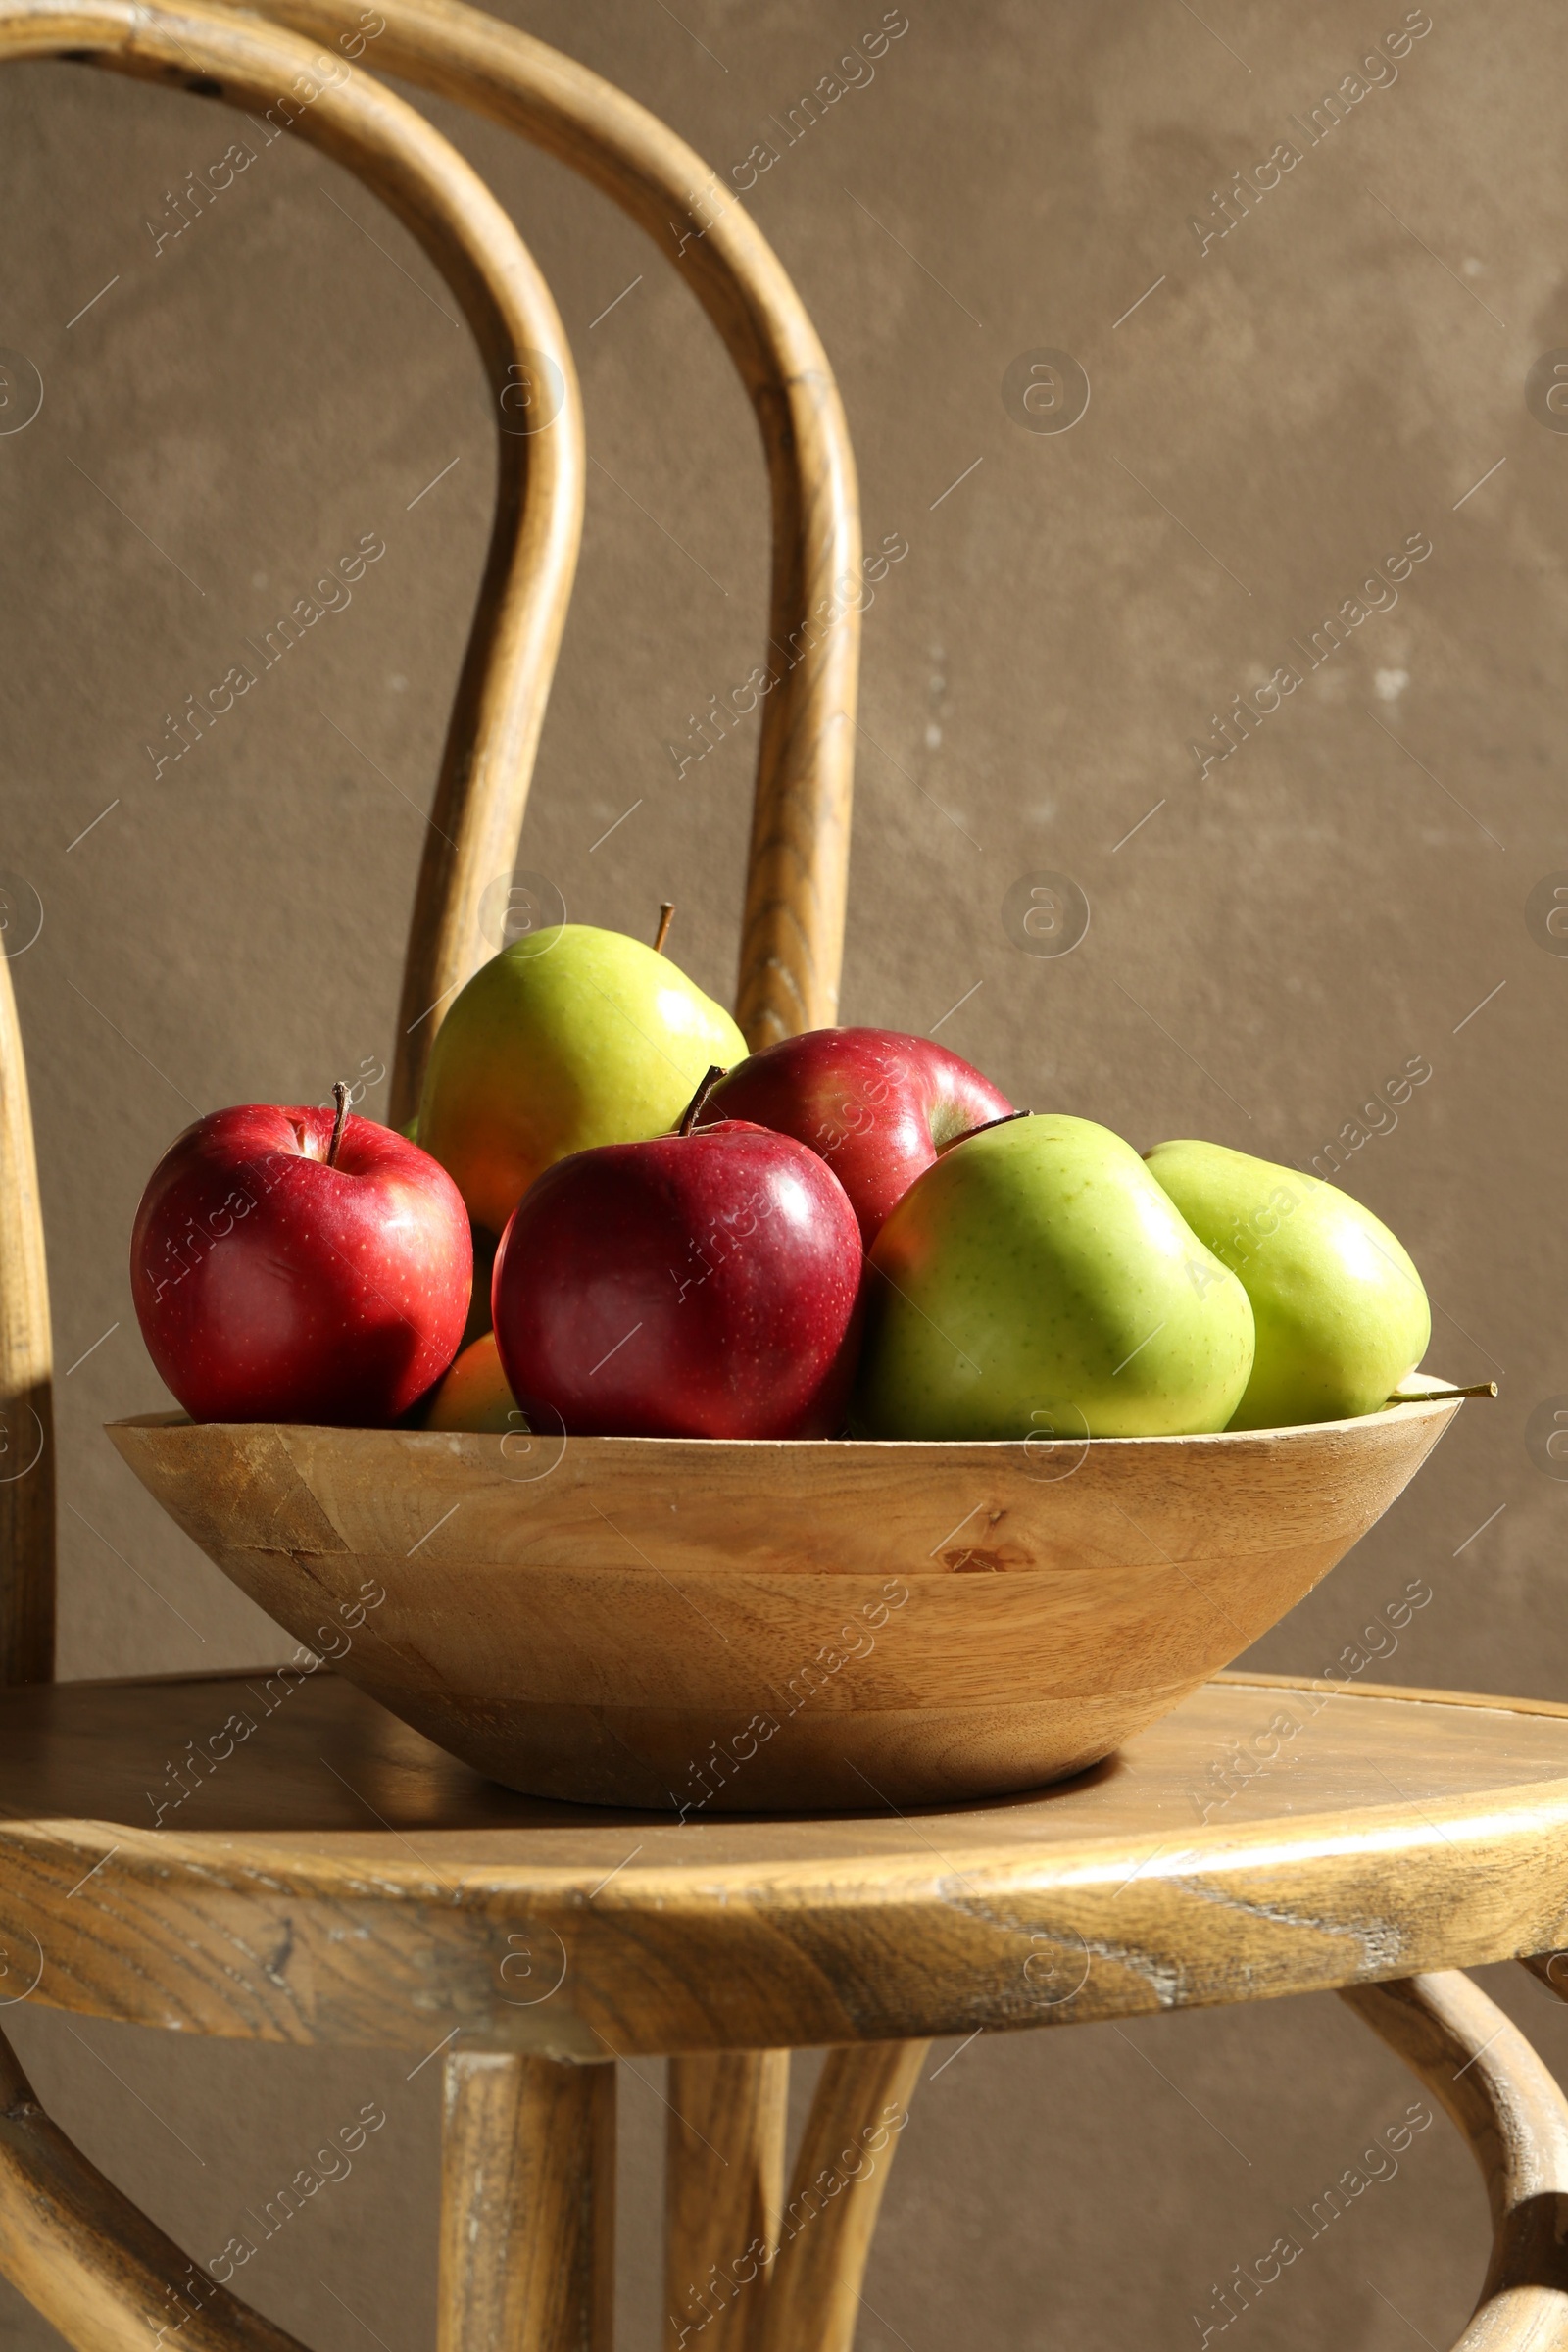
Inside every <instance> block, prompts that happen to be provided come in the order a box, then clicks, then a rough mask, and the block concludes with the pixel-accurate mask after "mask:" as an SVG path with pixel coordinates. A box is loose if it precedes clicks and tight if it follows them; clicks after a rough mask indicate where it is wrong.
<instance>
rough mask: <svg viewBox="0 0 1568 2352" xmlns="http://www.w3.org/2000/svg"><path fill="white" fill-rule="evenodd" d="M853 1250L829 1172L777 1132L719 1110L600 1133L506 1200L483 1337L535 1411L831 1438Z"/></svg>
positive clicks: (629, 1427)
mask: <svg viewBox="0 0 1568 2352" xmlns="http://www.w3.org/2000/svg"><path fill="white" fill-rule="evenodd" d="M690 1115H691V1114H690V1113H688V1118H689V1117H690ZM860 1265H861V1254H860V1236H859V1230H858V1226H857V1224H856V1221H855V1211H854V1210H853V1209H852V1208H851V1206H850V1203H849V1201H847V1200H846V1198H845V1195H844V1190H843V1187H842V1186H841V1185H840V1183H839V1181H838V1179H837V1177H836V1176H834V1175H833V1174H832V1172H831V1170H830V1169H828V1168H827V1167H826V1166H824V1164H823V1162H822V1161H821V1160H820V1159H818V1158H817V1157H816V1155H815V1153H814V1152H809V1151H807V1150H806V1149H805V1148H804V1147H803V1146H802V1145H800V1144H797V1143H795V1142H793V1141H792V1140H791V1139H790V1137H788V1136H786V1135H775V1134H771V1133H769V1132H768V1130H767V1129H765V1128H762V1127H755V1126H751V1125H748V1124H746V1123H744V1122H743V1121H741V1120H738V1119H726V1120H723V1121H721V1122H720V1123H719V1124H718V1125H717V1126H714V1127H707V1128H704V1129H702V1130H701V1131H700V1132H695V1133H688V1134H679V1133H677V1134H675V1135H665V1136H658V1137H656V1138H655V1139H654V1140H653V1141H652V1142H650V1143H639V1144H601V1145H599V1146H598V1147H597V1148H596V1149H594V1150H592V1151H588V1152H573V1153H572V1154H571V1156H570V1157H569V1158H566V1159H561V1160H558V1161H557V1162H556V1164H555V1165H554V1167H550V1168H547V1169H546V1170H545V1171H544V1174H543V1175H542V1176H539V1177H537V1178H536V1179H535V1181H534V1182H533V1184H532V1185H531V1186H530V1187H529V1189H528V1191H527V1192H526V1193H524V1195H523V1197H522V1199H521V1201H519V1203H518V1205H517V1207H516V1209H515V1212H514V1214H513V1217H512V1221H511V1223H510V1224H509V1225H508V1227H507V1230H506V1233H505V1234H504V1236H503V1237H502V1243H501V1250H500V1254H499V1255H498V1256H497V1259H496V1270H495V1278H494V1285H493V1289H492V1294H491V1296H492V1303H493V1306H494V1312H495V1331H496V1344H497V1346H498V1348H500V1351H501V1362H502V1366H503V1368H504V1370H505V1372H506V1375H507V1379H508V1381H509V1382H510V1383H511V1386H512V1389H513V1392H514V1394H515V1397H517V1400H518V1402H519V1403H520V1404H521V1405H522V1407H523V1409H524V1410H525V1411H526V1412H527V1413H528V1414H529V1417H530V1419H531V1420H533V1421H534V1424H535V1426H536V1427H540V1428H550V1429H554V1430H560V1429H562V1428H563V1427H564V1429H565V1431H566V1432H567V1434H568V1435H570V1436H573V1437H632V1438H823V1437H831V1436H832V1435H833V1434H834V1433H835V1431H837V1430H838V1429H840V1428H841V1427H842V1426H843V1419H844V1409H845V1401H846V1397H847V1395H848V1389H849V1382H850V1378H851V1375H852V1373H853V1370H854V1358H855V1348H856V1340H857V1337H858V1328H859V1317H858V1312H857V1306H858V1291H859V1283H860Z"/></svg>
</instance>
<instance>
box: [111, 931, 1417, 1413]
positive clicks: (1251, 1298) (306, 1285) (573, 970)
mask: <svg viewBox="0 0 1568 2352" xmlns="http://www.w3.org/2000/svg"><path fill="white" fill-rule="evenodd" d="M660 937H661V941H662V938H663V929H661V934H660ZM335 1092H336V1097H337V1104H336V1109H335V1111H332V1110H325V1109H302V1108H295V1109H281V1108H274V1107H270V1106H263V1105H254V1104H253V1105H249V1106H246V1107H242V1108H238V1109H232V1110H221V1111H215V1112H214V1113H213V1114H212V1115H211V1116H210V1117H207V1118H204V1119H199V1120H198V1121H197V1122H196V1124H195V1125H194V1126H192V1127H189V1128H187V1129H186V1131H185V1133H184V1134H183V1135H182V1136H180V1137H179V1138H178V1140H177V1141H176V1142H175V1143H174V1144H173V1145H172V1146H171V1148H170V1150H169V1151H168V1152H166V1154H165V1155H164V1157H163V1159H162V1160H161V1161H160V1162H159V1165H158V1166H157V1168H156V1169H155V1170H154V1172H153V1175H152V1178H151V1180H150V1182H149V1184H148V1186H147V1190H146V1192H145V1194H144V1195H143V1198H142V1202H141V1206H140V1208H139V1210H138V1212H137V1216H136V1223H135V1230H134V1235H133V1238H132V1243H131V1282H132V1289H133V1293H134V1297H135V1303H136V1312H137V1315H138V1317H139V1318H140V1322H141V1328H142V1332H143V1334H144V1336H145V1338H146V1341H147V1346H148V1348H149V1349H150V1351H151V1354H152V1357H153V1361H154V1363H155V1364H156V1365H157V1367H158V1370H159V1372H160V1373H161V1375H162V1376H163V1378H164V1380H165V1381H166V1382H167V1383H168V1386H169V1387H170V1389H171V1390H172V1392H173V1394H174V1396H175V1397H177V1398H178V1399H179V1402H180V1403H181V1404H182V1405H183V1406H184V1408H185V1409H186V1411H187V1412H189V1413H190V1414H191V1415H192V1416H193V1417H194V1418H195V1419H197V1420H200V1421H293V1422H325V1423H336V1424H349V1425H357V1426H362V1427H374V1426H386V1425H390V1424H405V1425H413V1426H418V1425H421V1424H422V1425H424V1426H427V1427H431V1428H437V1429H469V1430H485V1429H494V1430H506V1429H508V1428H512V1429H517V1428H520V1427H522V1426H524V1425H526V1426H527V1427H529V1428H531V1429H535V1430H551V1431H555V1432H564V1433H566V1434H568V1435H571V1436H587V1437H591V1436H611V1437H616V1436H618V1437H686V1438H691V1437H699V1438H829V1437H835V1436H841V1435H845V1434H850V1435H853V1436H856V1437H860V1438H876V1439H1036V1440H1043V1441H1047V1442H1049V1441H1052V1440H1057V1439H1076V1438H1083V1437H1150V1436H1187V1435H1192V1434H1196V1433H1198V1432H1201V1431H1208V1430H1220V1429H1263V1428H1280V1427H1285V1426H1289V1425H1291V1424H1294V1423H1298V1422H1304V1421H1322V1420H1331V1419H1337V1418H1340V1417H1342V1416H1348V1415H1351V1414H1360V1413H1367V1412H1373V1411H1376V1410H1377V1409H1378V1407H1379V1406H1381V1405H1382V1404H1383V1403H1384V1402H1385V1401H1386V1400H1387V1399H1388V1398H1389V1397H1391V1395H1392V1394H1393V1393H1394V1392H1395V1391H1396V1390H1397V1387H1398V1385H1399V1383H1400V1382H1401V1380H1403V1379H1405V1378H1406V1376H1407V1375H1408V1374H1409V1373H1410V1372H1411V1371H1412V1370H1413V1369H1414V1367H1415V1366H1416V1365H1417V1364H1419V1363H1420V1361H1421V1358H1422V1355H1423V1354H1424V1352H1425V1350H1426V1347H1427V1343H1428V1340H1429V1337H1430V1334H1431V1320H1430V1316H1429V1312H1428V1308H1427V1300H1426V1295H1425V1292H1424V1291H1423V1289H1422V1287H1421V1280H1420V1277H1419V1275H1418V1274H1417V1273H1416V1270H1415V1267H1414V1266H1413V1265H1412V1264H1411V1262H1410V1259H1409V1258H1408V1257H1407V1256H1406V1254H1405V1252H1404V1250H1402V1249H1401V1248H1400V1246H1399V1244H1398V1243H1397V1241H1396V1240H1395V1238H1394V1236H1393V1234H1392V1233H1390V1232H1389V1231H1388V1229H1387V1227H1386V1226H1384V1225H1382V1224H1380V1223H1379V1222H1378V1220H1377V1218H1376V1217H1374V1216H1372V1215H1370V1214H1369V1213H1368V1211H1367V1210H1365V1209H1364V1208H1362V1207H1360V1206H1359V1204H1358V1203H1357V1202H1356V1201H1352V1200H1350V1199H1348V1197H1347V1196H1346V1195H1345V1194H1343V1193H1340V1192H1337V1191H1335V1190H1334V1188H1333V1187H1332V1186H1330V1185H1326V1184H1322V1183H1320V1182H1319V1181H1318V1180H1317V1178H1315V1177H1313V1176H1307V1175H1303V1174H1301V1173H1300V1172H1299V1170H1297V1169H1295V1168H1287V1167H1277V1166H1274V1165H1272V1164H1271V1163H1270V1162H1268V1161H1266V1160H1261V1159H1253V1158H1250V1157H1249V1156H1248V1155H1246V1154H1245V1153H1243V1152H1232V1151H1228V1150H1226V1149H1224V1148H1223V1147H1222V1146H1220V1145H1218V1144H1207V1143H1168V1144H1161V1145H1159V1146H1158V1147H1157V1148H1156V1149H1155V1150H1154V1151H1152V1152H1149V1153H1148V1154H1147V1155H1146V1156H1145V1157H1143V1158H1140V1157H1139V1155H1138V1153H1137V1152H1135V1151H1134V1150H1133V1148H1132V1146H1131V1145H1130V1144H1127V1143H1124V1142H1123V1141H1122V1140H1121V1138H1120V1137H1119V1136H1116V1135H1113V1134H1111V1132H1110V1131H1109V1129H1108V1128H1104V1127H1101V1126H1097V1125H1095V1124H1094V1123H1093V1122H1092V1121H1090V1120H1088V1119H1080V1118H1073V1117H1069V1116H1066V1115H1065V1114H1061V1113H1055V1112H1052V1113H1045V1114H1038V1113H1035V1112H1032V1111H1019V1110H1015V1109H1014V1108H1013V1106H1012V1104H1011V1103H1008V1102H1007V1101H1006V1099H1005V1096H1003V1095H1002V1094H1000V1093H999V1092H998V1090H997V1089H996V1087H994V1086H993V1085H992V1084H991V1083H990V1081H989V1080H988V1079H986V1078H983V1077H982V1076H981V1075H980V1073H979V1071H978V1070H975V1069H972V1068H970V1066H969V1064H968V1063H967V1062H964V1061H960V1060H959V1059H958V1057H957V1055H956V1054H950V1053H948V1052H947V1051H946V1050H945V1049H944V1048H942V1047H941V1046H938V1045H935V1044H933V1043H932V1042H931V1041H930V1040H928V1039H922V1038H916V1037H904V1036H900V1035H897V1034H895V1033H893V1032H890V1031H886V1030H878V1029H817V1030H812V1031H810V1032H809V1033H808V1034H807V1035H806V1036H803V1037H795V1038H790V1039H787V1040H785V1041H784V1042H783V1043H781V1044H778V1045H773V1046H769V1047H767V1048H766V1049H765V1050H764V1051H763V1052H761V1053H759V1054H751V1055H748V1054H747V1052H746V1045H745V1041H744V1039H743V1038H742V1037H741V1034H740V1032H739V1030H738V1029H737V1028H736V1027H735V1024H734V1022H733V1021H732V1020H731V1019H730V1018H729V1015H728V1014H727V1013H725V1012H723V1011H722V1010H721V1009H720V1008H719V1006H718V1005H715V1004H713V1003H712V1002H711V1000H710V999H709V998H707V997H705V996H704V995H703V994H702V993H701V991H700V990H699V989H697V988H695V987H694V986H693V984H692V983H691V982H690V981H689V980H688V979H687V978H686V977H685V975H684V974H683V973H682V972H681V971H680V970H679V969H678V968H677V967H676V965H675V964H674V963H672V962H671V961H670V960H669V959H668V957H667V956H664V955H663V954H662V950H661V949H658V948H650V947H646V946H644V945H643V944H642V943H641V942H640V941H637V940H634V939H629V938H626V937H624V936H623V935H622V934H620V933H618V932H613V931H599V930H594V929H590V928H588V927H586V926H585V925H582V924H562V925H559V926H557V927H555V928H553V929H551V930H547V931H541V932H538V933H535V934H533V935H531V936H529V937H527V938H524V939H519V940H517V941H515V943H514V944H513V945H512V946H510V947H507V948H504V949H503V950H502V952H501V954H500V955H498V956H495V957H493V958H492V960H491V961H490V962H489V963H487V964H485V965H484V966H483V968H482V969H481V970H480V971H478V972H477V973H476V974H475V975H474V977H473V979H471V980H470V981H469V982H468V984H467V986H466V988H465V989H464V990H463V992H462V994H461V995H460V996H459V997H458V998H457V1000H456V1002H455V1004H454V1005H453V1006H452V1009H451V1011H450V1013H449V1014H448V1016H447V1019H446V1021H445V1023H444V1024H443V1026H442V1028H441V1030H440V1032H439V1035H438V1036H437V1038H436V1041H435V1045H434V1048H433V1050H432V1054H431V1059H430V1066H429V1072H428V1076H427V1079H426V1082H425V1088H424V1095H423V1100H422V1102H421V1104H420V1108H419V1115H418V1120H417V1127H416V1129H415V1130H414V1132H413V1134H411V1135H408V1136H405V1135H402V1134H398V1133H396V1132H394V1131H393V1130H392V1129H390V1128H387V1127H382V1126H379V1125H377V1124H376V1123H375V1122H374V1121H372V1120H369V1119H365V1118H360V1117H357V1116H352V1115H350V1114H349V1112H348V1109H347V1098H346V1094H345V1091H344V1090H343V1089H342V1088H341V1087H340V1088H338V1089H336V1090H335ZM415 1135H417V1141H416V1140H414V1136H415ZM476 1268H477V1269H478V1270H479V1273H480V1277H481V1279H480V1280H479V1281H478V1282H477V1283H476V1282H475V1270H476ZM487 1268H488V1269H489V1281H488V1283H486V1282H485V1281H484V1280H483V1275H484V1272H485V1270H486V1269H487ZM524 1416H526V1422H524Z"/></svg>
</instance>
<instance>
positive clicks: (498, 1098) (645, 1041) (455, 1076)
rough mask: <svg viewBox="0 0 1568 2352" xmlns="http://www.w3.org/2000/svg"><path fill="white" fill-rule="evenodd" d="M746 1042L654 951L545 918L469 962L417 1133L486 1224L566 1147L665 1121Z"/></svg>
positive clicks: (500, 1218) (630, 1135) (657, 1130)
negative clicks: (541, 925) (540, 926)
mask: <svg viewBox="0 0 1568 2352" xmlns="http://www.w3.org/2000/svg"><path fill="white" fill-rule="evenodd" d="M745 1054H746V1040H745V1039H744V1038H743V1037H742V1035H741V1033H740V1031H739V1030H738V1029H737V1028H736V1026H735V1023H734V1022H733V1021H732V1020H731V1019H730V1016H729V1014H728V1013H727V1012H726V1011H725V1010H724V1009H723V1007H722V1006H721V1005H715V1004H714V1003H713V1001H712V999H711V997H706V996H704V994H703V992H702V990H701V989H700V988H698V987H696V986H695V984H694V983H693V982H692V981H690V980H688V979H687V977H686V975H685V973H684V972H683V971H681V970H680V968H679V966H678V965H676V964H674V963H672V962H671V961H670V959H669V957H668V956H664V955H662V954H660V953H659V952H658V951H657V950H655V949H653V948H650V947H645V946H644V944H643V942H642V941H641V940H637V939H630V938H628V937H626V935H625V934H624V933H622V932H619V931H600V930H596V929H594V928H592V927H591V926H590V925H588V924H586V923H558V924H554V925H552V926H551V928H550V929H548V930H544V931H535V932H531V933H529V934H528V935H527V936H526V937H525V938H522V939H518V940H514V942H513V943H512V945H511V946H510V947H506V948H503V949H502V951H501V953H500V954H499V955H498V956H492V957H491V958H490V960H489V962H488V963H485V964H481V965H480V967H479V969H478V971H476V972H475V973H474V975H473V978H472V979H471V980H470V981H468V982H467V984H466V987H465V988H464V989H463V990H462V991H461V993H460V994H459V996H458V997H457V998H456V999H455V1000H454V1002H453V1004H452V1005H451V1008H450V1009H449V1011H448V1013H447V1016H446V1018H445V1020H444V1021H443V1022H442V1024H441V1026H440V1028H439V1029H438V1030H437V1032H436V1036H435V1043H434V1044H433V1046H432V1047H431V1049H430V1061H429V1067H428V1069H427V1071H426V1073H425V1081H424V1092H423V1095H422V1097H421V1100H420V1103H419V1116H418V1135H419V1142H420V1144H421V1145H422V1146H423V1148H424V1150H425V1151H426V1152H433V1153H434V1155H435V1157H436V1158H437V1159H438V1160H440V1162H441V1164H442V1166H443V1167H444V1168H447V1169H449V1170H450V1172H451V1174H452V1176H453V1178H454V1180H455V1182H456V1184H457V1187H458V1190H459V1191H460V1192H461V1193H462V1195H463V1198H464V1200H465V1201H466V1204H467V1209H468V1214H469V1216H470V1217H471V1218H472V1219H473V1222H474V1223H475V1224H476V1225H481V1226H484V1227H485V1228H486V1229H487V1230H488V1231H489V1232H491V1233H494V1234H499V1233H500V1232H501V1231H502V1229H503V1228H504V1226H505V1225H506V1222H507V1219H508V1218H509V1217H510V1216H511V1214H512V1212H513V1210H514V1209H515V1207H516V1205H517V1202H518V1201H520V1200H521V1198H522V1196H523V1194H524V1193H525V1192H526V1191H527V1189H528V1187H529V1185H530V1184H532V1182H533V1180H534V1178H535V1177H536V1176H538V1175H540V1174H541V1173H542V1172H543V1170H544V1169H546V1168H547V1167H549V1166H551V1165H552V1163H553V1162H554V1161H556V1160H558V1159H564V1158H565V1157H566V1156H567V1155H568V1153H570V1152H582V1151H587V1150H590V1149H591V1148H592V1147H593V1146H595V1145H598V1144H623V1143H635V1142H640V1141H644V1140H646V1139H647V1138H648V1137H650V1136H656V1135H662V1134H663V1133H665V1132H666V1131H667V1130H668V1129H669V1128H670V1127H672V1126H673V1125H674V1123H675V1121H676V1119H677V1118H679V1116H680V1114H681V1111H682V1110H683V1108H684V1107H685V1105H686V1104H687V1103H689V1102H690V1100H691V1097H692V1091H693V1089H694V1088H695V1087H696V1085H697V1083H698V1081H699V1079H700V1078H701V1077H702V1076H703V1073H704V1072H705V1071H706V1070H708V1069H709V1068H711V1066H712V1065H713V1064H714V1063H717V1064H718V1065H719V1066H720V1067H724V1068H727V1067H728V1066H729V1064H730V1063H732V1062H737V1061H741V1060H743V1059H744V1058H745Z"/></svg>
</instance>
